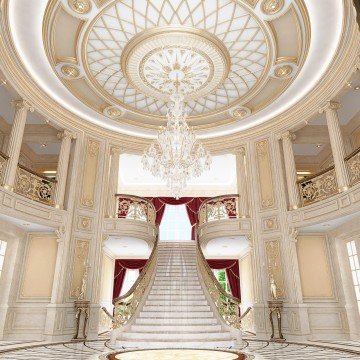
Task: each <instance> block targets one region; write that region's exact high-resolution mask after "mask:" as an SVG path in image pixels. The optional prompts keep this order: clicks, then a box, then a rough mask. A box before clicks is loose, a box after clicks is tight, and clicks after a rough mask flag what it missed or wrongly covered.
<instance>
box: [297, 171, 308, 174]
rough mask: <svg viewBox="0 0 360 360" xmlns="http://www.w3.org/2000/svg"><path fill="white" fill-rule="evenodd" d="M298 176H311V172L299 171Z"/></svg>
mask: <svg viewBox="0 0 360 360" xmlns="http://www.w3.org/2000/svg"><path fill="white" fill-rule="evenodd" d="M296 173H297V174H298V175H311V171H297V172H296Z"/></svg>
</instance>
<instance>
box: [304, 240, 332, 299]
mask: <svg viewBox="0 0 360 360" xmlns="http://www.w3.org/2000/svg"><path fill="white" fill-rule="evenodd" d="M297 253H298V261H299V270H300V278H301V288H302V294H303V297H316V298H331V297H333V296H334V291H333V286H332V276H331V269H330V264H329V256H328V249H327V240H326V237H325V236H323V235H301V236H299V237H298V241H297Z"/></svg>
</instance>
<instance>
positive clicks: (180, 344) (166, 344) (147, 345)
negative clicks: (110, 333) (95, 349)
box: [116, 339, 235, 349]
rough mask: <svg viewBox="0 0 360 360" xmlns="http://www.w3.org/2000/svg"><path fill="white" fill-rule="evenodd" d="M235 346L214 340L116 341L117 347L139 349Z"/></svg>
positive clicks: (231, 342)
mask: <svg viewBox="0 0 360 360" xmlns="http://www.w3.org/2000/svg"><path fill="white" fill-rule="evenodd" d="M234 345H235V341H234V340H221V339H212V340H210V341H186V340H181V341H152V340H148V341H143V340H141V341H131V340H120V341H116V346H118V347H127V348H137V349H179V348H180V349H209V348H213V349H214V348H224V349H225V348H230V347H233V346H234Z"/></svg>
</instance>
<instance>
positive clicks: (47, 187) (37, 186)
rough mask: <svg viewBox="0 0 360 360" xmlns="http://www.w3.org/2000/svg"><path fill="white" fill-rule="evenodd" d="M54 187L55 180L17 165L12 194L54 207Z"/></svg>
mask: <svg viewBox="0 0 360 360" xmlns="http://www.w3.org/2000/svg"><path fill="white" fill-rule="evenodd" d="M55 186H56V180H54V179H50V178H47V177H46V176H43V175H41V174H38V173H36V172H35V171H32V170H30V169H28V168H26V167H25V166H23V165H20V164H19V165H18V168H17V171H16V177H15V185H14V192H16V193H17V194H20V195H22V196H25V197H27V198H28V199H31V200H34V201H37V202H41V203H43V204H46V205H54V190H55Z"/></svg>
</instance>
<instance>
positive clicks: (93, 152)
mask: <svg viewBox="0 0 360 360" xmlns="http://www.w3.org/2000/svg"><path fill="white" fill-rule="evenodd" d="M99 149H100V144H99V143H98V142H97V141H94V140H89V142H88V154H89V155H90V156H91V157H95V156H98V154H99Z"/></svg>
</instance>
